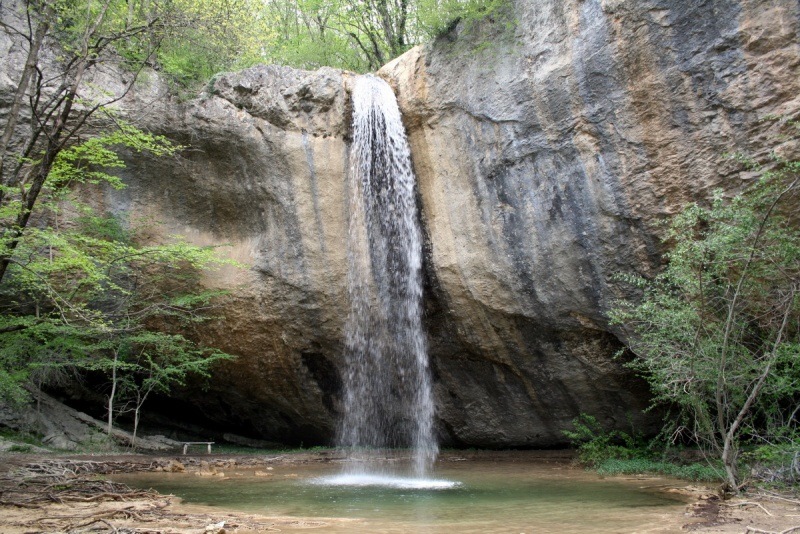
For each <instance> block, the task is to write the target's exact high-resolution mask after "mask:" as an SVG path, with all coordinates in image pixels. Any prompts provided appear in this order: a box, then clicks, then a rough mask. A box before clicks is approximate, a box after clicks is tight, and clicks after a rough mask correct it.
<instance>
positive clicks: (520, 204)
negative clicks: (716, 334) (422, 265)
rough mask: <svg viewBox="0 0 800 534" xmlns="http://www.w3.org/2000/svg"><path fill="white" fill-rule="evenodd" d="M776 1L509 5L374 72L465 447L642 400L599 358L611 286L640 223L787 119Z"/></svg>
mask: <svg viewBox="0 0 800 534" xmlns="http://www.w3.org/2000/svg"><path fill="white" fill-rule="evenodd" d="M798 15H800V7H799V6H798V4H797V2H793V1H779V0H778V1H767V2H763V1H759V2H738V1H727V0H716V1H700V0H699V1H693V2H688V3H683V2H669V1H658V0H645V1H639V0H637V1H625V0H572V1H570V0H567V1H564V2H516V4H515V7H514V10H513V12H512V13H509V14H507V15H506V16H497V17H496V20H487V21H484V22H482V23H481V24H478V25H474V26H473V27H471V28H469V27H467V25H463V24H462V25H460V26H458V27H456V28H455V29H454V30H453V31H451V32H450V33H449V34H448V35H445V36H443V37H442V38H440V39H439V40H438V41H437V42H436V43H434V44H433V45H432V46H429V47H426V48H424V49H421V48H420V49H415V50H412V51H410V52H409V53H407V54H406V55H404V56H403V57H401V58H399V59H397V60H395V61H394V62H393V63H391V64H389V65H387V66H386V67H384V68H383V69H382V71H381V73H382V75H383V76H384V77H386V78H387V79H389V80H390V81H391V82H392V83H393V85H394V86H395V88H396V92H397V94H398V97H399V100H400V105H401V109H402V110H403V113H404V117H405V120H406V122H407V126H408V130H409V135H410V141H411V146H412V152H413V154H414V162H415V168H416V171H417V179H418V182H419V187H420V199H421V205H422V212H423V220H424V222H425V226H426V229H427V234H428V243H429V256H428V261H427V267H428V274H429V276H430V278H431V282H432V283H431V286H432V294H433V296H434V299H433V300H434V301H435V302H436V303H437V305H438V308H437V309H436V313H435V314H433V316H432V317H431V328H432V331H431V334H432V338H433V340H434V348H433V353H434V362H435V363H434V366H435V369H436V372H437V386H438V391H437V393H438V395H437V399H438V400H439V403H440V404H439V407H440V416H441V417H442V420H443V421H444V424H445V425H446V427H447V428H448V430H449V432H450V435H451V436H453V437H454V438H455V439H456V440H457V441H459V442H461V443H466V444H479V445H494V444H499V443H502V444H510V445H541V444H547V443H552V442H553V441H557V440H558V439H559V437H560V430H561V429H562V428H564V425H565V424H566V423H567V422H568V421H569V420H570V419H571V418H572V417H574V416H575V415H576V414H577V413H579V412H588V413H592V414H594V415H596V416H598V417H599V418H600V419H601V420H604V421H605V422H606V423H607V424H609V425H611V426H613V425H618V426H624V425H625V419H626V417H627V416H628V414H630V415H631V416H632V417H633V420H634V421H635V422H638V423H639V424H646V423H645V421H643V420H642V419H641V417H640V415H639V414H637V410H639V409H640V408H642V407H643V406H644V401H645V397H646V395H645V393H644V391H643V390H642V389H641V387H640V386H639V385H638V383H637V382H636V381H634V380H632V379H631V377H630V376H628V375H626V374H625V373H624V372H622V370H621V369H620V366H619V363H617V362H613V361H612V360H611V355H612V354H613V352H614V351H615V350H616V348H617V347H618V346H619V342H618V341H617V339H618V338H620V337H621V336H622V333H621V332H618V331H617V329H616V328H614V327H611V326H609V323H608V319H607V312H608V310H609V309H610V307H611V306H612V305H613V302H614V300H615V298H617V297H618V296H620V295H621V293H620V292H621V291H623V290H624V287H623V286H622V285H621V284H619V283H618V282H617V281H616V279H615V277H616V275H617V274H618V273H631V272H636V271H638V272H639V273H642V274H648V273H651V272H652V271H653V270H654V269H656V268H658V266H659V261H660V260H659V257H660V254H659V253H660V241H659V239H658V236H657V231H656V227H655V223H656V222H658V221H660V220H663V219H664V218H666V217H667V216H668V215H669V214H671V213H675V212H676V211H678V210H679V209H680V208H681V207H682V206H683V205H685V204H686V203H688V202H690V201H694V200H701V201H702V200H703V199H707V198H708V197H709V196H710V195H711V193H712V191H713V190H714V189H716V188H722V189H723V190H725V191H727V192H733V191H736V190H738V189H740V188H741V187H742V186H743V185H744V184H745V183H746V182H747V180H748V179H752V178H753V177H752V176H749V175H746V174H741V173H739V172H738V169H737V168H736V167H735V166H734V165H732V164H731V163H730V161H729V160H726V159H725V153H726V152H731V151H734V150H743V151H748V152H751V153H758V152H759V151H762V150H763V149H764V139H765V137H768V136H769V133H768V132H766V127H765V125H764V124H763V123H760V122H759V119H761V118H763V117H765V116H767V115H770V114H789V115H793V114H795V113H797V111H798V108H799V107H800V106H799V105H798V104H799V101H798V94H800V92H799V91H798V90H799V89H800V77H798V73H799V72H798V65H799V64H800V63H799V60H800V48H799V47H798Z"/></svg>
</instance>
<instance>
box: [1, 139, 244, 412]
mask: <svg viewBox="0 0 800 534" xmlns="http://www.w3.org/2000/svg"><path fill="white" fill-rule="evenodd" d="M178 148H179V147H176V146H174V145H172V144H170V143H169V142H168V141H167V140H166V139H164V138H162V137H158V136H153V135H150V134H147V133H145V132H142V131H140V130H137V129H136V128H134V127H132V126H130V125H128V124H125V123H119V128H118V129H117V130H115V131H113V132H109V133H107V134H105V135H102V136H99V137H95V138H91V139H89V140H87V141H85V142H84V143H82V144H80V145H77V146H74V147H72V148H69V149H65V150H63V151H62V152H61V153H60V154H59V156H58V159H57V161H56V164H55V165H54V166H53V168H52V171H51V174H50V175H49V176H48V177H47V180H46V182H45V187H44V189H43V190H42V194H41V196H40V202H39V204H38V209H37V214H36V216H37V221H38V222H37V224H36V225H35V226H29V227H28V228H27V229H26V231H25V233H24V234H22V235H21V237H19V238H18V244H17V245H16V248H15V249H14V251H13V255H12V256H11V257H10V262H9V268H8V271H7V273H6V276H5V278H4V279H3V281H2V284H0V399H2V400H4V401H5V402H20V401H23V400H25V399H26V397H27V391H28V390H29V389H32V388H36V387H40V386H41V385H43V384H53V383H57V382H58V381H59V380H62V379H64V378H65V376H66V375H67V374H74V373H94V374H95V375H98V374H99V375H101V376H107V377H108V380H109V381H112V382H113V385H114V389H115V393H114V395H112V396H111V397H112V398H114V399H116V400H117V401H118V402H117V404H116V406H124V405H125V403H126V402H128V401H130V402H132V403H133V405H134V406H135V410H136V415H137V419H138V413H139V410H140V408H141V405H142V403H143V402H144V401H145V400H146V399H147V397H148V395H149V394H150V393H152V392H158V393H164V394H167V393H169V391H170V389H171V388H172V387H173V386H175V385H180V384H184V383H185V381H186V379H187V377H188V376H189V375H195V376H200V377H202V376H208V372H209V368H210V366H211V365H213V364H214V363H215V362H218V361H220V360H224V359H229V358H231V356H230V355H228V354H225V353H223V352H221V351H219V350H217V349H214V348H212V347H206V346H203V345H201V344H198V343H196V342H195V341H193V340H192V339H190V338H189V337H187V336H188V335H189V334H191V333H192V331H193V329H194V328H195V326H196V325H200V324H202V323H203V322H205V321H207V320H209V319H212V318H213V316H212V315H211V314H210V312H211V311H212V309H213V302H214V300H215V299H216V298H218V297H219V296H221V295H222V294H223V292H220V291H210V290H206V289H203V288H202V286H201V285H200V277H201V276H202V275H203V274H204V273H206V272H208V271H209V270H213V269H216V268H218V267H220V266H222V265H225V264H233V262H230V261H227V260H223V259H221V258H220V257H219V256H218V254H217V250H216V249H215V248H213V247H198V246H194V245H192V244H190V243H188V242H186V241H185V240H184V239H182V238H181V237H179V236H172V237H169V238H168V240H166V242H162V243H159V244H147V245H145V244H142V243H141V241H142V240H141V239H138V238H137V236H136V225H135V223H133V222H131V221H127V220H122V219H120V218H118V217H116V216H114V215H112V214H108V213H98V212H96V211H95V210H93V209H92V208H91V207H90V206H89V205H87V204H85V203H83V202H81V197H82V196H83V195H85V193H86V192H87V191H88V189H87V188H91V187H93V186H95V185H96V184H99V183H103V184H106V185H110V186H112V187H117V188H118V187H122V186H123V184H122V182H121V181H120V180H119V178H118V177H116V176H114V175H113V174H112V172H113V171H114V170H118V169H120V168H121V167H123V166H124V165H123V162H122V160H121V159H120V157H119V155H118V154H117V153H116V152H115V150H119V149H124V150H128V151H141V152H147V153H148V154H150V155H152V156H156V157H158V156H162V157H163V156H169V155H172V154H173V153H174V152H175V151H176V150H177V149H178ZM76 186H79V187H77V188H76ZM109 406H110V407H111V409H115V404H114V403H113V402H109Z"/></svg>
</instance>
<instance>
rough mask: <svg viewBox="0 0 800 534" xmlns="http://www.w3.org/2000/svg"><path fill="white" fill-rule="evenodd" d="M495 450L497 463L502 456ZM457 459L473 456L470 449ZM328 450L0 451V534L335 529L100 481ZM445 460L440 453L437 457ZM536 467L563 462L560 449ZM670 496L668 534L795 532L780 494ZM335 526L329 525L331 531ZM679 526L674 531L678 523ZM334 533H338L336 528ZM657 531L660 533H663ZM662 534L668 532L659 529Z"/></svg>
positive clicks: (322, 457) (793, 503)
mask: <svg viewBox="0 0 800 534" xmlns="http://www.w3.org/2000/svg"><path fill="white" fill-rule="evenodd" d="M486 454H497V455H498V460H499V461H502V460H503V459H504V458H505V459H508V457H509V455H512V456H513V455H515V454H526V455H528V456H529V455H530V453H480V456H481V457H484V456H485V455H486ZM458 456H459V457H458V458H457V459H459V460H462V461H463V460H466V461H469V460H471V459H473V458H474V459H477V457H478V453H468V454H459V455H458ZM337 459H339V458H338V457H337V456H336V454H335V453H333V452H330V451H320V452H314V453H290V454H280V455H274V456H232V455H212V456H206V455H201V456H175V457H154V456H145V455H113V456H102V457H100V456H53V455H42V454H8V453H6V454H2V455H0V465H1V466H2V468H0V469H2V472H1V473H0V532H3V533H8V534H22V533H26V534H33V533H62V532H65V533H83V532H114V533H120V534H123V533H171V534H183V533H193V534H196V533H204V534H208V533H215V534H221V533H224V532H240V533H251V532H272V531H287V530H295V529H303V530H305V529H314V530H317V529H319V530H318V531H320V532H324V531H325V530H326V527H334V526H336V527H339V528H341V527H342V526H345V525H342V524H341V523H346V522H348V521H352V520H348V519H335V518H308V519H307V518H298V517H266V516H259V515H254V514H248V513H242V512H236V511H220V510H219V509H211V508H205V507H201V506H195V505H189V504H184V503H182V502H181V501H180V499H178V498H176V497H173V496H166V495H160V494H158V493H156V492H153V491H141V490H135V489H132V488H130V487H128V486H126V485H124V484H119V483H116V482H111V481H109V480H108V477H107V475H110V474H114V473H127V472H137V471H168V472H176V471H177V472H191V473H194V474H195V475H207V476H224V474H223V473H224V472H225V471H228V472H231V471H232V470H234V469H249V470H252V469H255V470H258V469H269V468H270V467H271V466H273V465H275V466H278V465H300V464H308V463H322V462H331V461H336V460H337ZM444 459H445V460H447V455H445V457H444ZM542 461H548V462H564V463H567V462H569V461H570V459H569V457H568V455H565V454H563V453H560V454H559V453H556V454H552V453H551V454H546V455H545V456H543V458H542ZM673 491H680V492H681V493H685V494H687V495H690V496H691V499H692V501H693V502H691V503H690V504H689V505H687V507H686V510H685V512H684V516H683V517H675V518H670V519H671V520H670V521H669V523H670V524H674V525H676V532H679V531H690V532H701V533H702V532H709V533H711V532H714V533H752V534H756V533H758V534H763V533H783V534H789V533H790V532H800V500H796V499H794V498H792V497H791V496H789V495H781V494H777V493H771V492H767V491H756V492H753V493H750V494H747V495H743V496H741V497H736V498H732V499H727V500H722V499H720V498H719V497H718V496H717V495H716V494H715V493H714V491H713V490H712V489H710V488H707V487H701V486H691V485H688V484H687V486H686V487H685V488H679V489H676V490H673ZM334 523H336V525H334ZM678 525H681V526H678ZM337 530H338V529H337ZM659 531H661V532H665V530H663V528H661V529H660V530H659ZM667 531H669V530H667Z"/></svg>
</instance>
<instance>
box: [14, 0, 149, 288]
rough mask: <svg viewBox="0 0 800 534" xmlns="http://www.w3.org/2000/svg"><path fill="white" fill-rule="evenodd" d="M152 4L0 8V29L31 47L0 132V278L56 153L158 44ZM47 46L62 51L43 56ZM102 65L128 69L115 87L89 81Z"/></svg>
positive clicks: (53, 3)
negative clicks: (141, 8) (138, 11)
mask: <svg viewBox="0 0 800 534" xmlns="http://www.w3.org/2000/svg"><path fill="white" fill-rule="evenodd" d="M156 5H157V4H156V3H155V2H153V3H152V4H151V9H149V10H148V11H147V12H146V13H144V14H143V16H142V17H140V18H134V17H133V14H132V13H131V12H130V11H129V4H127V3H126V2H125V1H123V0H102V1H101V0H85V1H83V2H72V1H65V0H61V1H59V0H25V1H20V2H18V3H15V4H13V5H12V6H9V7H8V8H7V9H3V10H2V14H3V17H2V28H3V30H4V31H5V32H6V33H8V34H9V36H10V37H11V38H12V39H14V40H15V41H17V42H20V43H23V44H24V45H26V46H27V49H28V52H27V58H26V61H25V65H24V67H23V69H22V72H21V74H20V78H19V82H18V83H17V86H16V89H15V91H14V99H13V103H12V105H11V108H10V110H9V114H8V115H7V118H6V124H5V126H4V128H3V132H2V135H1V136H0V214H1V215H0V217H1V218H0V282H2V281H3V278H4V277H5V274H6V270H7V268H8V265H9V262H10V259H11V257H12V255H13V254H14V250H15V249H16V247H17V246H18V245H19V243H20V240H21V239H22V236H23V234H24V232H25V230H26V228H27V226H28V223H29V221H30V218H31V215H32V213H33V212H34V208H35V206H36V204H37V201H38V200H39V195H40V193H41V191H42V187H43V186H44V183H45V181H46V180H47V178H48V176H49V175H50V171H51V169H52V167H53V165H54V163H55V162H56V160H57V159H58V157H59V154H60V153H61V152H62V151H63V150H65V149H67V148H69V147H70V146H72V145H74V144H76V143H77V142H78V140H79V139H80V137H81V135H83V134H84V133H85V132H86V131H87V130H88V131H91V129H92V127H96V126H97V124H92V119H93V118H94V117H95V116H96V115H102V114H98V112H99V111H101V110H107V109H108V106H110V105H111V104H113V103H115V102H117V101H119V100H120V99H122V98H123V97H124V96H125V95H126V94H127V93H128V92H129V91H130V89H131V88H132V87H133V85H134V83H135V82H136V79H137V75H138V74H139V72H140V71H141V70H142V69H143V68H144V67H145V66H146V65H147V62H148V61H149V58H150V57H151V55H152V54H153V53H154V51H155V50H156V49H157V48H158V46H159V44H160V41H161V39H162V37H163V35H162V33H163V29H164V24H162V18H161V17H162V15H163V13H161V12H160V11H159V10H158V9H156V8H155V7H156ZM14 8H16V9H14ZM45 48H49V49H51V50H56V51H57V53H58V55H59V57H58V58H55V59H49V60H45V59H43V54H42V51H43V50H44V49H45ZM120 52H126V54H121V53H120ZM102 65H106V66H110V65H116V66H123V65H124V67H125V70H126V71H128V72H129V73H130V76H129V77H128V81H127V82H126V83H124V84H123V86H122V87H121V88H120V90H119V91H118V92H117V93H115V94H111V95H109V94H108V93H106V92H105V91H104V90H101V89H98V88H97V87H94V86H93V85H92V84H90V83H87V81H88V79H89V78H90V77H91V75H92V73H94V72H97V70H98V68H99V66H102ZM105 119H108V117H105ZM103 122H104V123H107V122H108V120H105V121H103Z"/></svg>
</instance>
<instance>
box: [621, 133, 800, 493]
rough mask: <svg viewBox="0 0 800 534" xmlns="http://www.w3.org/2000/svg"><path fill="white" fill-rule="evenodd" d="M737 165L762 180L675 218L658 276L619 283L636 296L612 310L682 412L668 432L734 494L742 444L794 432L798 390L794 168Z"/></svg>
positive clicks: (799, 268)
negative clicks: (718, 466) (705, 457)
mask: <svg viewBox="0 0 800 534" xmlns="http://www.w3.org/2000/svg"><path fill="white" fill-rule="evenodd" d="M790 126H791V127H794V125H792V124H791V123H790ZM747 163H748V164H749V165H751V166H752V167H753V168H754V169H755V170H758V171H759V172H760V173H761V179H760V180H758V182H757V183H756V184H754V185H752V186H751V187H750V188H748V189H747V190H746V191H744V192H743V193H742V194H740V195H737V196H736V197H734V198H732V199H726V198H725V197H724V196H723V195H722V194H717V195H716V196H715V198H714V200H713V202H712V204H711V205H710V206H708V207H702V206H700V205H697V204H695V205H691V206H689V207H687V208H686V209H685V210H684V211H683V212H682V213H680V214H679V215H677V216H675V217H674V218H673V220H672V221H671V224H670V226H669V228H668V231H667V234H666V239H667V241H668V243H669V244H670V245H671V250H670V252H669V253H668V254H667V255H666V257H667V260H668V264H667V266H666V268H665V270H664V271H663V272H662V273H661V274H660V275H658V276H657V277H656V278H655V279H653V280H644V279H641V278H637V277H627V279H628V280H629V281H630V282H631V283H632V284H634V285H635V286H636V287H638V288H639V289H640V290H641V291H642V293H643V297H642V298H641V300H633V299H632V300H628V301H626V302H622V303H620V305H619V307H618V308H617V309H616V310H615V312H614V313H613V317H614V319H615V320H616V321H618V322H619V323H622V324H623V325H625V326H626V327H627V328H628V329H629V331H630V348H631V349H632V350H633V352H634V353H635V354H636V355H637V356H638V358H636V359H635V360H634V361H633V363H632V366H633V367H634V368H635V369H638V370H639V371H641V372H642V373H643V375H644V376H645V377H646V378H647V379H648V381H649V382H650V385H651V387H652V389H653V391H654V393H655V400H656V401H657V402H661V403H664V404H666V405H669V406H677V407H678V408H679V409H680V411H681V414H682V417H681V419H680V424H681V425H682V426H679V427H678V428H676V429H674V431H675V432H677V433H688V435H689V436H690V437H691V438H692V439H694V440H696V441H697V442H698V443H699V444H700V445H701V446H702V447H703V448H704V449H705V450H707V451H708V452H709V453H710V454H713V455H715V456H716V457H718V458H719V459H721V460H722V464H723V465H724V468H725V471H726V478H727V482H728V485H729V486H730V488H731V489H733V490H737V488H738V486H739V483H740V475H739V472H738V459H739V452H740V448H741V445H742V440H743V439H750V440H757V439H759V438H763V439H768V438H775V439H779V436H780V434H784V435H785V434H786V433H787V431H788V432H790V433H793V432H795V429H796V425H797V418H796V416H797V409H796V404H797V401H798V398H799V393H800V367H799V366H798V365H799V364H800V231H798V227H797V222H798V221H797V220H796V216H797V212H796V207H797V205H798V190H800V187H799V186H798V183H799V182H798V180H799V179H800V178H799V177H800V162H798V161H795V160H791V159H784V158H781V157H778V156H777V155H775V156H774V158H773V161H771V162H770V165H769V168H764V167H761V166H758V165H756V164H754V163H752V162H747ZM771 423H776V424H778V425H779V427H780V428H775V426H773V425H772V424H771Z"/></svg>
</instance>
